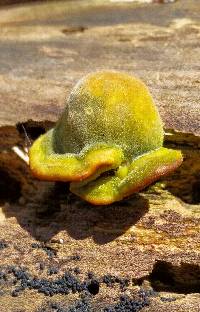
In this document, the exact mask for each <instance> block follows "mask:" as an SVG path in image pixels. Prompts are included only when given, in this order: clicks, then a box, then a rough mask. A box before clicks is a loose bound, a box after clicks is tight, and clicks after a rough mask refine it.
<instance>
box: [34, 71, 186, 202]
mask: <svg viewBox="0 0 200 312" xmlns="http://www.w3.org/2000/svg"><path fill="white" fill-rule="evenodd" d="M163 136H164V131H163V126H162V121H161V118H160V116H159V113H158V111H157V108H156V106H155V104H154V102H153V99H152V97H151V95H150V93H149V91H148V89H147V87H146V86H145V85H144V84H143V83H142V82H141V81H140V80H138V79H136V78H134V77H132V76H129V75H127V74H125V73H119V72H112V71H103V72H96V73H92V74H90V75H87V76H86V77H85V78H83V79H82V80H80V81H79V82H78V84H77V85H76V86H75V87H74V89H73V90H72V92H71V94H70V97H69V99H68V102H67V105H66V108H65V110H64V112H63V114H62V116H61V117H60V119H59V121H58V122H57V124H56V126H55V128H53V129H52V130H50V131H48V132H47V133H46V134H44V135H42V136H41V137H39V138H38V139H37V140H36V141H35V142H34V144H33V146H32V147H31V149H30V168H31V170H32V172H33V174H34V175H35V176H37V177H38V178H40V179H45V180H50V181H70V182H72V183H71V191H72V192H73V193H75V194H77V195H78V196H80V197H82V198H83V199H85V200H87V201H89V202H91V203H93V204H110V203H112V202H114V201H118V200H121V199H122V198H124V197H126V196H128V195H130V194H132V193H134V192H137V191H139V190H141V189H142V188H144V187H145V186H147V185H149V184H150V183H152V182H154V181H156V180H157V179H158V178H159V177H160V176H163V175H165V174H167V173H169V172H171V171H172V170H174V169H175V168H176V167H178V166H179V165H180V164H181V162H182V155H181V152H180V151H175V150H171V149H166V148H163V147H162V145H163ZM110 170H112V171H110ZM102 173H103V176H102ZM105 173H107V176H105Z"/></svg>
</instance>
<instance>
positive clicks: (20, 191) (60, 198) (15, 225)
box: [0, 0, 200, 312]
mask: <svg viewBox="0 0 200 312" xmlns="http://www.w3.org/2000/svg"><path fill="white" fill-rule="evenodd" d="M83 2H84V1H83ZM76 3H77V1H76ZM85 3H86V2H84V4H83V6H84V8H82V9H81V11H80V12H78V11H77V9H76V7H72V6H71V4H70V7H69V11H70V14H66V11H65V13H62V10H63V9H64V8H66V7H67V4H63V3H62V4H61V7H62V8H61V7H59V6H58V5H57V11H56V12H57V13H58V14H57V13H56V14H57V16H54V17H53V16H52V15H50V16H49V14H52V13H51V12H52V9H51V10H48V11H47V13H46V12H45V10H41V7H43V5H42V6H41V4H37V5H34V6H32V5H31V4H28V5H26V7H25V10H27V11H26V12H29V13H28V14H25V15H22V14H21V15H20V12H24V8H23V7H21V8H20V7H19V8H13V9H12V10H10V11H9V10H8V13H6V14H7V20H5V18H4V19H3V17H5V16H6V15H5V11H4V10H1V11H0V17H2V18H0V24H1V27H2V32H1V35H0V41H1V43H2V44H1V46H0V54H1V55H2V57H1V61H0V67H1V75H0V82H1V83H0V105H1V112H0V113H1V117H0V123H1V128H0V148H1V152H0V174H1V177H2V179H1V190H3V191H1V199H0V200H1V211H0V222H1V228H0V237H1V242H0V271H1V272H3V271H6V270H8V266H10V265H12V266H15V269H16V268H18V269H19V266H21V267H22V268H26V270H27V272H28V273H29V274H30V278H33V277H36V278H37V279H39V278H41V277H42V278H44V279H48V280H55V279H56V278H58V276H62V274H64V271H66V270H67V271H68V270H69V269H71V270H72V271H71V273H72V274H73V276H77V278H79V279H80V281H86V285H87V287H89V289H90V290H91V289H92V292H95V289H96V294H92V293H91V297H90V298H89V301H90V304H91V305H92V306H93V307H94V310H95V311H101V310H102V309H103V308H104V307H105V306H110V305H112V304H115V303H116V302H119V300H120V299H119V297H120V295H122V294H127V295H128V296H129V297H131V298H133V297H136V299H137V296H138V290H139V289H140V288H141V287H142V288H145V289H151V287H153V288H154V289H155V290H156V291H158V294H156V295H155V294H154V296H152V295H149V300H150V305H149V306H146V307H144V308H143V311H149V312H154V311H155V312H156V311H164V312H168V311H170V312H172V311H178V312H179V311H184V312H188V311H191V312H198V311H199V310H200V306H199V302H200V296H199V288H200V286H199V263H200V244H199V242H200V236H199V233H200V231H199V227H200V212H199V211H200V210H199V206H200V198H199V183H200V182H199V181H200V180H199V179H200V177H199V169H200V168H199V164H200V153H199V147H200V139H199V134H200V132H199V131H200V130H199V124H200V122H199V121H200V120H199V118H200V113H199V97H198V87H199V74H198V63H197V62H198V57H197V56H198V53H199V44H198V37H199V21H198V19H197V17H199V5H198V4H197V2H196V1H193V0H192V1H187V0H186V1H184V2H183V1H177V2H176V3H173V4H171V5H166V6H164V5H154V6H149V5H136V4H134V5H133V4H124V5H123V6H122V5H117V6H115V5H113V4H108V3H107V4H106V5H105V6H104V5H103V4H102V5H97V4H95V5H94V6H93V5H88V3H87V5H86V4H85ZM53 5H55V4H53V3H52V4H51V5H50V7H51V6H53ZM51 8H52V7H51ZM95 12H96V17H97V18H95V19H94V18H93V19H92V18H91V16H93V15H94V14H95ZM31 14H34V22H33V18H32V16H31ZM45 14H48V18H45ZM9 16H10V17H9ZM77 16H79V19H77ZM8 17H9V19H8ZM49 18H50V19H51V25H50V22H49V21H48V19H49ZM14 19H15V21H16V22H17V23H16V22H15V23H13V22H12V21H13V20H14ZM33 24H34V27H33ZM83 27H84V31H82V29H83ZM66 29H68V30H69V31H64V30H66ZM74 29H77V31H70V30H74ZM78 29H79V30H80V31H78ZM103 68H109V69H111V68H113V69H117V70H119V69H120V70H125V71H128V72H130V73H131V72H134V73H135V74H137V75H138V76H139V77H140V78H142V79H143V80H144V81H145V82H146V83H147V84H148V86H149V87H150V89H151V91H152V94H153V96H154V98H155V99H156V102H157V104H158V107H159V110H160V113H161V115H162V118H163V120H164V122H165V127H166V128H169V129H168V130H166V133H167V134H166V140H165V144H166V145H167V146H170V147H174V148H180V149H181V150H182V151H183V153H184V155H185V161H184V163H183V165H182V167H181V168H180V169H179V170H177V171H176V172H175V173H174V174H172V175H170V176H169V177H167V178H166V179H164V180H162V181H160V182H158V183H156V184H155V185H153V186H151V187H150V188H148V189H147V190H145V191H143V192H141V193H139V194H136V195H134V196H132V197H131V198H129V199H127V200H125V201H122V202H119V203H118V204H116V205H111V206H108V207H95V209H94V207H92V206H90V205H88V204H87V203H85V202H83V201H81V200H80V199H78V198H77V197H75V196H73V195H72V194H70V193H69V191H68V186H67V185H66V184H54V183H50V182H49V183H47V182H42V181H36V180H34V179H33V178H32V176H31V175H30V172H29V168H28V166H27V165H26V163H25V162H24V161H23V160H22V159H20V158H19V157H18V156H17V155H16V154H15V153H14V151H13V150H12V148H13V146H17V147H19V148H20V149H22V150H23V148H24V147H27V146H28V144H29V142H28V141H27V138H26V136H25V135H24V131H23V128H22V126H21V124H20V123H22V122H23V123H24V126H25V129H26V131H27V133H28V136H29V138H30V140H34V139H35V138H36V137H37V136H38V135H39V134H40V133H42V132H44V131H46V130H47V129H48V128H49V127H51V126H52V125H53V122H54V121H55V120H56V119H57V117H58V115H59V114H60V112H61V110H62V109H63V106H64V99H65V97H66V93H67V94H68V93H69V92H70V89H71V87H72V85H73V84H74V83H75V82H76V81H77V80H78V79H79V78H80V77H81V76H83V75H84V74H86V73H87V72H89V71H91V70H96V69H103ZM29 120H32V121H29ZM170 129H171V130H170ZM61 242H62V243H61ZM55 268H57V269H58V273H55V274H54V273H52V272H53V271H52V269H55ZM73 270H76V271H73ZM79 270H80V273H79ZM89 271H92V272H93V273H94V275H95V278H92V279H89V277H88V272H89ZM6 272H7V271H6ZM14 272H15V271H14ZM75 272H77V273H78V274H77V273H75ZM151 272H152V273H151ZM166 272H167V274H166ZM51 273H52V274H51ZM6 274H7V275H6V277H7V278H8V279H7V281H6V280H5V279H4V278H3V275H1V276H2V277H1V281H2V285H3V288H2V290H3V293H1V294H0V304H1V307H3V308H4V311H6V312H14V311H15V312H16V311H19V310H21V311H27V312H29V311H30V312H36V311H37V312H39V311H42V309H44V310H43V311H48V312H50V311H53V308H51V303H50V302H52V303H56V302H59V304H60V305H61V306H62V305H64V306H66V305H68V306H73V305H74V304H75V302H76V300H79V303H80V296H79V294H78V293H74V294H73V293H70V294H69V295H67V296H66V295H64V296H62V295H61V294H60V293H59V294H57V295H54V296H53V297H51V298H50V297H45V296H44V293H42V292H41V293H38V291H37V289H35V290H34V289H28V288H26V287H25V290H22V291H19V296H17V297H15V293H14V296H11V293H12V291H13V290H15V289H16V288H17V287H18V284H19V283H21V281H22V279H21V280H20V279H19V280H18V282H16V285H14V284H13V283H12V282H11V281H13V280H14V279H15V278H16V277H15V275H14V274H17V273H16V272H15V273H13V272H11V273H8V272H7V273H6ZM108 274H112V275H114V276H115V278H116V279H117V278H118V282H116V279H115V278H114V277H109V276H108ZM104 275H106V276H107V281H108V283H107V284H106V283H105V280H106V279H105V280H104V281H103V276H104ZM166 275H167V276H166ZM124 278H127V279H128V284H129V285H128V286H126V285H125V286H126V287H124V288H125V289H123V287H121V286H122V285H123V283H126V282H123V279H124ZM95 279H96V280H97V282H98V283H99V284H95V282H94V280H95ZM113 280H114V282H113V283H112V281H113ZM109 283H110V286H109ZM91 284H92V285H93V286H89V285H91ZM94 284H95V285H96V286H94ZM31 285H32V284H31ZM111 286H112V287H111ZM31 287H32V286H31ZM31 287H30V288H31ZM95 287H96V288H95ZM98 287H99V292H98ZM40 291H41V289H40ZM80 294H81V295H82V294H83V293H82V292H81V293H80ZM47 301H48V302H47ZM80 304H82V303H80ZM45 309H46V310H45ZM54 310H55V309H54Z"/></svg>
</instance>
